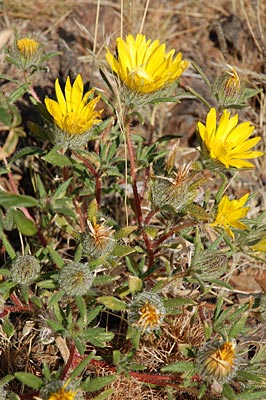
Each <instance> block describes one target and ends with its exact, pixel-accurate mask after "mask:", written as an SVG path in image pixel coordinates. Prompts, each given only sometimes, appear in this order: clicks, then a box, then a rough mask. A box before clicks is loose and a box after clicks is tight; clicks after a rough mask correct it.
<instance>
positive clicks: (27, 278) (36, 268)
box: [11, 255, 41, 285]
mask: <svg viewBox="0 0 266 400" xmlns="http://www.w3.org/2000/svg"><path fill="white" fill-rule="evenodd" d="M40 271H41V266H40V264H39V261H38V260H36V258H35V257H33V256H30V255H27V256H18V257H17V258H16V259H15V261H13V262H12V266H11V278H12V280H13V281H14V282H17V283H20V284H22V285H24V284H30V283H33V282H34V281H35V280H36V279H37V278H38V276H39V275H40Z"/></svg>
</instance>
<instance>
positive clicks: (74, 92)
mask: <svg viewBox="0 0 266 400" xmlns="http://www.w3.org/2000/svg"><path fill="white" fill-rule="evenodd" d="M83 90H84V85H83V81H82V78H81V75H80V74H78V75H77V78H76V80H75V82H74V84H73V87H72V86H71V83H70V78H69V76H68V77H67V80H66V85H65V95H64V94H63V92H62V90H61V88H60V85H59V81H58V79H57V80H56V82H55V92H56V97H57V101H55V100H52V99H48V98H47V99H45V105H46V108H47V110H48V111H49V113H50V114H51V115H52V117H53V118H54V121H55V123H56V125H57V126H58V127H59V128H60V129H61V130H62V131H64V132H66V133H67V134H68V135H82V134H83V133H85V132H88V131H89V130H90V129H91V128H92V126H93V125H95V124H98V123H99V122H101V119H100V118H101V114H102V111H103V110H101V111H95V106H96V104H97V103H98V101H99V99H100V96H97V97H96V98H95V99H93V100H91V101H89V102H88V103H87V101H88V98H89V96H90V95H91V94H92V93H93V89H92V90H90V91H89V92H87V93H85V94H84V95H83Z"/></svg>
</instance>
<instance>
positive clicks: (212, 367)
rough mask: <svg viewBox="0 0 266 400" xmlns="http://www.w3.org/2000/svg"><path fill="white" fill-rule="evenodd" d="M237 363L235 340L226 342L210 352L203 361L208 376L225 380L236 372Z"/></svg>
mask: <svg viewBox="0 0 266 400" xmlns="http://www.w3.org/2000/svg"><path fill="white" fill-rule="evenodd" d="M235 363H236V353H235V341H231V342H225V343H223V344H222V345H221V346H219V347H217V348H216V349H211V350H210V351H209V352H208V356H207V357H206V359H205V360H204V362H203V367H204V373H205V375H207V376H208V377H212V378H215V379H217V380H218V381H223V380H224V379H226V378H228V377H229V376H230V375H231V374H232V372H234V367H235Z"/></svg>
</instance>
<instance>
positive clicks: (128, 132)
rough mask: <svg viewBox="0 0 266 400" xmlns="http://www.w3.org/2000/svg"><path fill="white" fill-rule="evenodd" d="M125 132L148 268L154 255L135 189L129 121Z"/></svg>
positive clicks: (133, 156)
mask: <svg viewBox="0 0 266 400" xmlns="http://www.w3.org/2000/svg"><path fill="white" fill-rule="evenodd" d="M125 131H126V141H127V148H128V154H129V161H130V176H131V185H132V190H133V195H134V200H135V208H136V216H137V220H138V225H139V227H140V229H141V233H142V235H143V239H144V242H145V245H146V248H147V251H148V254H149V257H150V260H149V267H151V266H152V264H153V262H154V253H153V249H152V245H151V243H150V240H149V238H148V236H147V233H146V231H145V225H144V222H143V216H142V210H141V204H140V197H139V193H138V188H137V177H136V167H135V155H134V150H133V146H132V142H131V137H130V120H129V119H128V121H127V123H126V129H125Z"/></svg>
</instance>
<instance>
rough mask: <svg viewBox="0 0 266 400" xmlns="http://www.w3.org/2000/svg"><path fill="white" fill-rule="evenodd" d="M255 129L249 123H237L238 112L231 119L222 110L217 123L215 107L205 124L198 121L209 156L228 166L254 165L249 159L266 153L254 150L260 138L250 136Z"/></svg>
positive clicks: (244, 166) (203, 144)
mask: <svg viewBox="0 0 266 400" xmlns="http://www.w3.org/2000/svg"><path fill="white" fill-rule="evenodd" d="M253 131H254V126H251V125H250V122H242V123H240V124H239V125H238V114H236V115H234V116H233V117H231V118H230V112H229V111H228V110H225V111H223V114H222V116H221V118H220V120H219V122H218V124H217V113H216V110H215V108H211V109H210V111H209V112H208V115H207V118H206V125H204V124H203V123H202V122H198V132H199V135H200V139H201V141H202V143H201V146H202V147H203V148H204V150H205V149H206V151H207V154H208V156H209V158H211V159H212V160H214V161H218V162H219V163H220V164H222V165H223V166H224V167H225V168H230V167H234V168H237V169H240V168H253V167H254V165H253V164H252V163H251V162H250V161H247V160H248V159H252V158H257V157H260V156H262V155H263V152H261V151H256V150H251V149H252V147H254V146H255V145H256V144H257V143H259V141H260V140H261V138H260V137H258V136H257V137H253V138H251V139H250V136H251V135H252V133H253ZM204 150H203V151H204Z"/></svg>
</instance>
